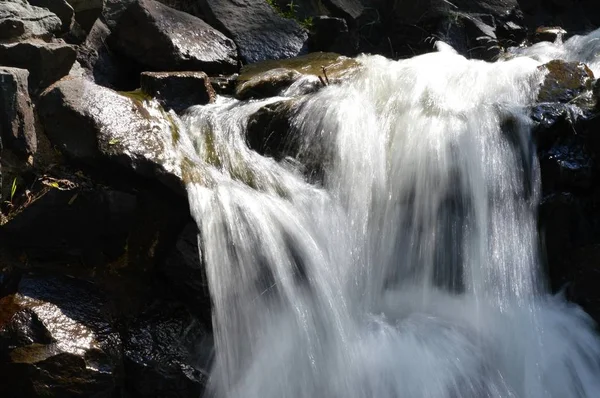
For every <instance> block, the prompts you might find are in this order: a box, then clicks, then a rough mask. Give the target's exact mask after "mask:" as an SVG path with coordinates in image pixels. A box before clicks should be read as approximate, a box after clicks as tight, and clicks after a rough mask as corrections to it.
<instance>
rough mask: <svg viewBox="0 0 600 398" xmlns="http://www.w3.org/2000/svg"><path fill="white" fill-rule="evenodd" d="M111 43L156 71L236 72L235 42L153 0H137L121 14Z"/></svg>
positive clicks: (201, 21)
mask: <svg viewBox="0 0 600 398" xmlns="http://www.w3.org/2000/svg"><path fill="white" fill-rule="evenodd" d="M111 43H112V45H113V47H114V48H115V49H116V50H117V51H119V52H121V53H122V54H123V55H125V56H127V57H130V58H133V59H135V60H136V61H137V62H139V63H140V64H142V65H144V66H146V67H148V68H151V69H154V70H162V71H178V70H198V71H203V72H206V73H209V74H221V73H231V72H235V71H236V70H237V52H236V47H235V44H234V43H233V41H231V40H230V39H228V38H227V37H225V36H224V35H223V34H222V33H220V32H219V31H217V30H215V29H213V28H212V27H211V26H209V25H208V24H207V23H205V22H204V21H203V20H201V19H199V18H197V17H194V16H192V15H189V14H186V13H184V12H181V11H178V10H175V9H172V8H170V7H167V6H165V5H163V4H161V3H159V2H156V1H153V0H136V1H134V2H133V3H132V4H131V5H130V6H129V7H128V8H127V9H126V10H125V11H124V12H123V13H122V15H120V19H119V20H118V22H117V23H116V25H115V28H114V37H113V40H112V41H111Z"/></svg>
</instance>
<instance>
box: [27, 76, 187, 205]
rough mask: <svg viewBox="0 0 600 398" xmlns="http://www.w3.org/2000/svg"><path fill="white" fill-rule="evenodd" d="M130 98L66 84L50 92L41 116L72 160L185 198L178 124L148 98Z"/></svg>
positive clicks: (78, 82) (81, 82) (76, 81)
mask: <svg viewBox="0 0 600 398" xmlns="http://www.w3.org/2000/svg"><path fill="white" fill-rule="evenodd" d="M126 95H128V96H126ZM126 95H121V94H119V93H117V92H115V91H113V90H110V89H108V88H105V87H101V86H98V85H96V84H94V83H92V82H90V81H88V80H85V79H82V78H72V79H64V80H62V81H60V82H58V83H56V84H55V85H53V86H52V87H50V88H49V89H48V90H46V91H45V92H44V94H43V95H42V96H41V98H40V101H39V104H38V111H39V113H40V117H41V120H42V122H43V125H44V128H45V131H46V134H47V135H48V138H49V139H50V141H51V142H52V143H53V145H55V146H56V147H57V148H59V149H60V150H61V151H63V152H64V153H65V154H66V155H68V156H69V157H70V158H71V159H73V160H76V161H80V162H83V163H86V164H88V165H90V166H92V167H94V168H95V169H96V170H103V169H106V170H107V171H108V170H113V171H114V172H118V171H117V170H120V172H123V171H125V172H134V173H137V175H139V176H142V177H145V178H149V179H152V180H158V181H160V182H161V183H163V184H165V185H167V186H168V187H170V188H172V189H173V190H174V191H176V192H177V193H181V194H183V193H184V190H183V185H182V181H181V179H180V176H179V174H180V167H179V158H178V155H177V153H176V152H175V151H173V150H172V147H173V145H175V144H176V143H177V141H178V139H179V126H178V124H177V121H176V120H175V119H173V118H172V117H170V116H169V115H168V114H167V113H165V112H164V111H163V110H162V108H160V106H158V105H157V104H156V105H152V104H150V103H147V102H146V101H145V100H146V99H147V98H148V97H147V96H144V94H143V93H126Z"/></svg>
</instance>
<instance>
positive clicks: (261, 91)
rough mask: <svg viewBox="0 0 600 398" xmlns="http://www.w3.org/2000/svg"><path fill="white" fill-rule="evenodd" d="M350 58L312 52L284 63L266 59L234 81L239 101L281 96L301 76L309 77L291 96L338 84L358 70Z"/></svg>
mask: <svg viewBox="0 0 600 398" xmlns="http://www.w3.org/2000/svg"><path fill="white" fill-rule="evenodd" d="M358 68H359V64H358V62H356V61H355V60H354V59H352V58H347V57H344V56H340V55H339V54H335V53H312V54H308V55H303V56H300V57H295V58H289V59H284V60H270V61H264V62H260V63H256V64H252V65H248V66H246V67H244V68H243V69H242V73H241V74H240V76H239V77H238V79H237V88H236V94H235V95H236V97H237V98H239V99H248V98H267V97H272V96H275V95H279V94H281V93H282V92H283V91H284V90H285V89H287V88H289V87H290V86H291V85H292V84H293V83H295V82H297V81H298V80H299V79H300V78H302V77H309V79H308V80H307V81H306V84H305V85H303V86H301V87H298V90H295V91H294V93H293V94H294V95H300V94H306V93H309V92H313V91H315V90H316V89H318V88H319V87H322V86H324V85H326V84H334V83H339V82H341V81H343V80H345V79H348V78H350V77H351V76H352V75H353V74H354V73H355V72H357V71H358Z"/></svg>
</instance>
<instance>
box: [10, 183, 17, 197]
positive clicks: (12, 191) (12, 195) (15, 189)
mask: <svg viewBox="0 0 600 398" xmlns="http://www.w3.org/2000/svg"><path fill="white" fill-rule="evenodd" d="M16 192H17V177H15V179H14V180H13V183H12V187H11V188H10V201H11V203H12V201H13V198H14V197H15V193H16Z"/></svg>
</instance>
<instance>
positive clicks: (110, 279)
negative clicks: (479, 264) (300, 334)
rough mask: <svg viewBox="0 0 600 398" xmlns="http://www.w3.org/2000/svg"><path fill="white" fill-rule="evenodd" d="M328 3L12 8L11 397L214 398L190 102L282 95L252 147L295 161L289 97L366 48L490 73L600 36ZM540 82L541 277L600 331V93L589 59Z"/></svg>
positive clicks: (363, 3) (345, 74)
mask: <svg viewBox="0 0 600 398" xmlns="http://www.w3.org/2000/svg"><path fill="white" fill-rule="evenodd" d="M317 3H318V4H316V3H315V2H312V1H309V0H301V1H294V2H293V6H292V7H290V6H289V5H290V3H288V2H286V1H284V0H269V1H266V0H253V1H249V0H236V1H233V0H200V1H197V2H189V1H184V0H162V1H160V2H157V1H153V0H104V1H101V0H97V1H94V0H92V1H79V0H53V1H45V0H31V1H25V0H0V143H1V144H0V151H1V152H0V202H1V203H0V369H1V370H2V375H3V379H4V380H10V382H3V383H0V396H2V397H17V396H18V397H22V396H27V397H42V396H60V397H76V396H77V397H80V396H94V397H115V396H122V397H198V396H200V394H201V393H202V391H203V389H204V386H205V383H206V375H207V370H208V368H209V366H210V362H211V357H212V350H213V343H212V337H211V303H210V298H209V295H208V292H207V287H206V283H205V280H206V278H205V275H204V268H203V266H202V259H201V258H200V256H199V251H198V241H197V234H198V231H197V229H196V225H195V224H194V222H193V221H192V219H191V217H190V214H189V210H188V203H187V198H186V195H185V189H184V188H185V182H186V180H187V178H189V175H187V174H186V167H185V162H186V160H185V159H183V160H182V159H181V158H178V157H175V156H173V153H174V151H173V150H172V149H173V148H174V147H176V146H178V145H180V139H181V136H180V126H179V124H178V123H179V122H178V120H179V119H178V118H177V115H178V114H181V113H182V112H185V109H186V108H187V107H189V106H191V105H199V104H208V103H211V102H213V101H215V98H216V96H217V94H220V95H229V96H233V97H236V98H238V99H240V100H255V99H260V98H267V97H273V96H282V95H287V96H288V97H287V98H283V97H282V98H279V99H278V100H277V101H275V102H272V103H270V104H269V105H265V106H263V107H261V108H260V109H258V110H257V112H256V113H255V114H254V115H252V116H251V117H250V118H249V120H248V126H247V131H248V144H249V145H250V146H251V147H252V148H253V149H254V150H256V151H258V152H261V153H263V154H265V155H268V156H272V157H275V158H281V157H284V156H294V155H295V153H296V152H297V151H295V150H294V148H293V145H292V146H290V145H284V143H286V142H287V143H288V144H289V140H287V138H286V137H287V136H288V135H290V134H293V128H292V126H290V122H289V118H290V115H291V114H293V112H294V109H295V107H297V106H299V102H298V101H296V100H294V99H293V98H292V96H304V97H309V96H310V95H312V94H313V93H314V92H316V91H318V90H320V89H321V88H322V87H324V86H326V85H328V84H336V83H337V82H340V81H343V80H344V79H348V78H351V76H352V74H353V73H354V72H356V70H358V68H360V64H359V63H357V61H356V60H355V59H353V58H352V56H354V55H357V54H358V53H361V52H370V53H378V54H383V55H385V56H388V57H392V58H401V57H406V56H412V55H414V54H418V53H421V52H426V51H430V50H432V40H431V39H432V38H440V39H443V40H445V41H447V42H449V43H451V44H452V45H453V46H454V47H455V48H456V49H457V50H458V51H459V52H461V53H462V54H464V55H466V56H468V57H472V58H481V59H486V60H492V59H495V58H497V57H500V56H502V54H503V51H504V50H503V49H504V48H505V47H506V46H512V45H518V44H520V43H525V42H527V41H532V42H533V41H540V40H554V39H555V38H556V37H557V35H563V36H564V35H567V33H566V32H565V31H564V30H563V29H557V28H553V29H549V28H546V29H537V28H538V27H539V26H546V27H548V26H550V27H554V26H556V25H557V22H559V21H562V22H565V23H566V25H565V26H563V27H564V28H566V30H568V31H569V32H570V33H575V32H576V30H575V29H574V28H579V29H582V30H589V29H590V28H593V27H598V26H600V19H599V18H598V16H599V15H600V12H599V11H600V10H599V9H598V6H597V4H596V3H597V2H574V1H573V2H572V1H568V0H567V1H561V2H555V3H556V4H557V5H556V7H554V8H555V9H554V10H553V13H550V14H549V13H547V12H546V11H545V9H542V8H540V7H539V5H538V3H539V2H517V1H515V0H502V1H486V0H478V1H473V0H469V1H466V0H465V1H460V0H458V1H453V2H452V3H453V4H452V5H450V3H449V2H447V1H443V0H434V1H430V2H412V3H411V2H389V1H371V0H327V1H322V2H317ZM521 3H523V4H521ZM525 3H527V4H525ZM558 3H560V5H558ZM424 4H427V6H425V5H424ZM586 7H587V8H586ZM569 21H579V22H578V23H577V24H573V23H571V22H569ZM543 68H544V69H545V71H546V72H547V76H546V79H545V83H544V85H543V86H542V88H541V91H540V96H539V98H538V103H537V104H536V105H535V106H534V107H533V108H532V110H531V115H532V123H533V126H534V128H533V137H532V138H533V139H534V140H535V142H536V144H537V149H538V155H539V159H540V165H541V172H542V183H543V184H542V187H543V192H542V197H543V200H542V205H541V208H540V217H539V223H540V231H541V233H542V237H543V244H544V249H545V250H544V252H545V253H546V261H545V263H546V264H547V269H548V273H549V275H550V278H551V282H552V285H553V288H554V289H555V290H559V289H562V288H563V287H565V286H566V287H567V288H566V294H567V296H568V297H569V298H570V299H572V300H574V301H576V302H577V303H579V304H581V305H582V306H583V308H584V309H585V310H586V311H588V312H589V313H590V314H591V315H592V316H593V317H595V319H596V320H600V305H599V303H600V293H599V291H598V289H597V286H598V284H599V283H600V281H598V275H600V273H599V270H600V264H599V263H598V258H599V257H598V255H596V253H597V252H598V249H599V247H600V212H599V210H598V209H600V205H599V203H600V190H599V189H598V187H600V184H598V178H599V176H600V174H599V173H598V171H599V165H598V162H597V159H598V158H599V156H600V139H599V138H598V134H597V130H598V128H600V111H599V106H598V95H599V94H600V83H598V81H597V80H596V77H595V76H593V73H592V72H591V71H590V70H589V68H587V66H585V65H583V64H579V63H565V62H561V61H552V62H550V63H548V64H547V65H544V66H543ZM292 142H293V140H292ZM315 167H318V165H316V166H315Z"/></svg>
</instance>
